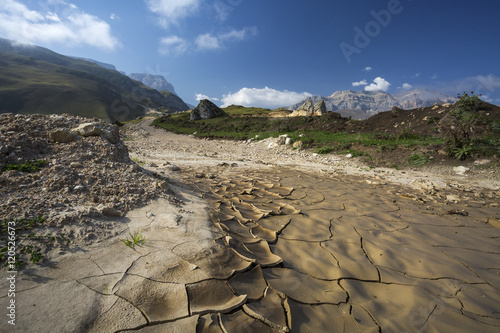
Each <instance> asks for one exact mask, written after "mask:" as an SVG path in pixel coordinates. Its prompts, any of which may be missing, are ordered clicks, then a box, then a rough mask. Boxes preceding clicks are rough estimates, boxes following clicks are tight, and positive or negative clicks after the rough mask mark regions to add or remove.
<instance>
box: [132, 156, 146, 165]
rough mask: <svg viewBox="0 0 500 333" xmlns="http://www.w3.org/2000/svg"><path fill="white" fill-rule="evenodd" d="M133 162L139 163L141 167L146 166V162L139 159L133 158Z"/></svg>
mask: <svg viewBox="0 0 500 333" xmlns="http://www.w3.org/2000/svg"><path fill="white" fill-rule="evenodd" d="M132 161H134V162H135V163H137V164H138V165H140V166H145V165H146V162H144V161H142V160H140V159H138V158H137V157H135V158H133V159H132Z"/></svg>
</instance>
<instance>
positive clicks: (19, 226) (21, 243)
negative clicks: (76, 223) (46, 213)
mask: <svg viewBox="0 0 500 333" xmlns="http://www.w3.org/2000/svg"><path fill="white" fill-rule="evenodd" d="M44 221H45V219H44V218H43V217H34V218H27V219H19V220H3V221H0V237H1V238H0V263H1V264H2V267H8V266H9V262H7V255H10V254H9V251H10V249H9V248H12V244H15V246H14V248H15V251H14V252H15V256H14V257H13V259H14V263H13V268H9V270H17V269H19V268H21V267H22V266H24V264H25V262H26V261H29V262H31V263H33V264H37V263H40V262H41V261H42V260H43V258H44V255H43V253H42V252H43V247H50V246H51V245H54V244H55V243H59V244H61V245H64V246H67V245H68V244H69V242H70V241H69V239H68V238H67V237H66V235H64V234H58V235H53V234H50V233H48V234H44V235H39V234H37V233H36V228H37V227H39V226H41V225H42V224H43V222H44ZM7 236H11V237H14V241H11V240H9V242H11V243H9V242H8V241H7V239H8V237H7Z"/></svg>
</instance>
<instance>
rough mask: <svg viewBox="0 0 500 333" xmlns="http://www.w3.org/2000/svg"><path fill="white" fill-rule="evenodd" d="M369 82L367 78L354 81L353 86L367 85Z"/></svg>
mask: <svg viewBox="0 0 500 333" xmlns="http://www.w3.org/2000/svg"><path fill="white" fill-rule="evenodd" d="M367 84H368V82H367V81H366V80H361V81H359V82H353V83H352V86H353V87H359V86H366V85H367Z"/></svg>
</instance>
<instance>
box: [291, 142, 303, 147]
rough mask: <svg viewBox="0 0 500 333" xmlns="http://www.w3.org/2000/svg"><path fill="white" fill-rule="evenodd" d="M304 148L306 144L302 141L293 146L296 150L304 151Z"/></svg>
mask: <svg viewBox="0 0 500 333" xmlns="http://www.w3.org/2000/svg"><path fill="white" fill-rule="evenodd" d="M303 146H304V143H303V142H302V141H297V142H295V143H294V144H293V148H295V149H302V147H303Z"/></svg>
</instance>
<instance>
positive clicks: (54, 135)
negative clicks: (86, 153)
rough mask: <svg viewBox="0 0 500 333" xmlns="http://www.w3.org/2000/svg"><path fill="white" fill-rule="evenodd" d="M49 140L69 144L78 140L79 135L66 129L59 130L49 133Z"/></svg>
mask: <svg viewBox="0 0 500 333" xmlns="http://www.w3.org/2000/svg"><path fill="white" fill-rule="evenodd" d="M49 138H50V139H51V140H54V141H55V142H59V143H69V142H73V141H75V140H76V138H77V135H76V134H75V133H73V132H70V131H68V130H64V129H57V130H55V131H52V132H50V133H49Z"/></svg>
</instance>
